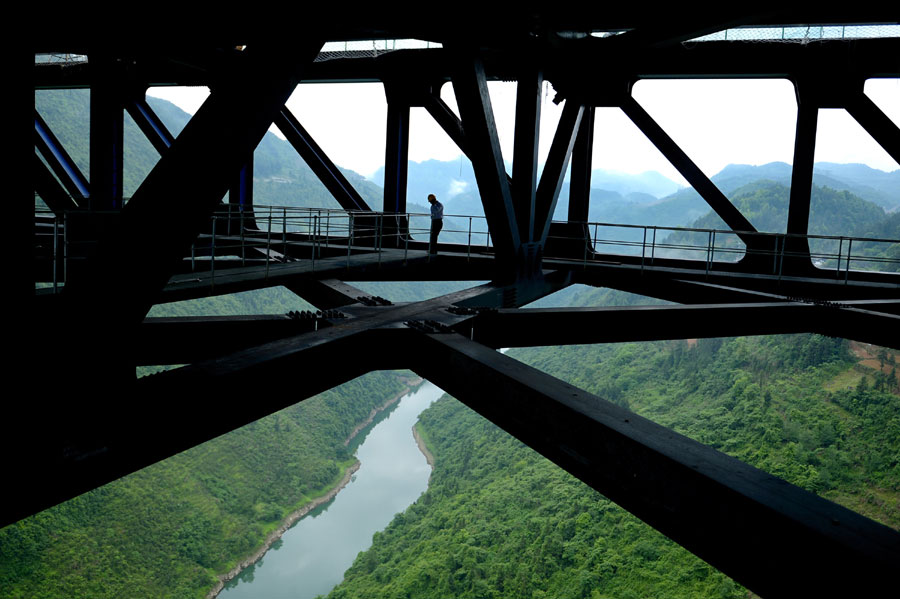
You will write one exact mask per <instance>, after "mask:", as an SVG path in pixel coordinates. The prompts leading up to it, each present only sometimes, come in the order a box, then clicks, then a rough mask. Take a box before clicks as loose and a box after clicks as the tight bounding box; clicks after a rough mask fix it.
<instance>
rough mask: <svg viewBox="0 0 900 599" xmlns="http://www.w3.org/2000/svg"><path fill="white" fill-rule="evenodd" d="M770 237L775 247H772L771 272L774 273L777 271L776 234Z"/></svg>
mask: <svg viewBox="0 0 900 599" xmlns="http://www.w3.org/2000/svg"><path fill="white" fill-rule="evenodd" d="M772 239H773V240H774V242H775V247H773V248H772V274H773V275H774V274H776V273H777V272H778V235H774V236H773V237H772Z"/></svg>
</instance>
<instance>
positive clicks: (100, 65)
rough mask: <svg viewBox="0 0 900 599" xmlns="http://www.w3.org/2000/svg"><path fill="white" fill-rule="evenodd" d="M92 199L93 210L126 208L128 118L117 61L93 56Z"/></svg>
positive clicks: (90, 204) (91, 206)
mask: <svg viewBox="0 0 900 599" xmlns="http://www.w3.org/2000/svg"><path fill="white" fill-rule="evenodd" d="M90 60H91V64H92V65H93V66H94V69H95V70H94V80H93V82H92V85H91V119H90V120H91V149H90V154H91V175H90V177H91V198H90V202H89V206H90V208H91V209H92V210H120V209H121V208H122V194H123V191H122V183H123V180H122V177H123V168H122V160H123V155H124V153H123V148H122V144H123V141H124V138H123V132H124V126H125V119H124V115H123V104H122V95H121V90H120V89H119V87H118V83H119V82H117V81H116V75H117V72H116V69H115V64H114V63H113V60H112V59H110V58H107V57H104V56H91V57H90Z"/></svg>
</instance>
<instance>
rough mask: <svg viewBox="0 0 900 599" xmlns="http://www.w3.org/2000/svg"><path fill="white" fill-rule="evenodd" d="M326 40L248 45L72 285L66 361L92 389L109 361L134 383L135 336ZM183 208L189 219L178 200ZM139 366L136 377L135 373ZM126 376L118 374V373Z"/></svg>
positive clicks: (65, 324)
mask: <svg viewBox="0 0 900 599" xmlns="http://www.w3.org/2000/svg"><path fill="white" fill-rule="evenodd" d="M320 47H321V44H320V42H315V41H306V42H304V43H301V44H299V47H291V48H285V47H277V48H276V47H266V46H259V47H257V48H256V49H255V50H254V49H248V50H247V51H246V52H245V53H244V54H245V56H243V57H242V58H243V60H242V62H241V64H240V66H239V67H238V68H235V69H234V70H233V71H232V72H230V73H229V75H228V77H227V78H223V79H222V80H221V81H220V83H219V84H218V85H217V86H216V87H214V88H213V89H212V93H211V94H210V97H209V98H208V99H207V100H206V102H205V103H204V104H203V106H201V107H200V109H199V110H198V111H197V113H196V114H195V115H194V117H193V118H192V119H191V120H190V122H188V124H187V126H186V127H185V128H184V130H183V131H182V133H181V134H180V135H179V136H178V138H177V139H176V141H175V143H174V144H173V145H172V147H171V148H170V149H169V150H168V151H167V152H166V154H165V155H164V156H163V157H162V158H161V159H160V161H159V162H158V163H157V164H156V166H155V167H154V168H153V170H152V171H151V172H150V173H149V174H148V175H147V177H146V179H145V180H144V181H143V183H142V184H141V185H140V187H139V188H138V190H137V191H136V192H135V193H134V195H133V197H132V199H131V201H130V202H129V203H128V204H127V205H126V206H125V208H124V209H123V210H122V212H121V216H120V218H119V220H118V222H117V223H116V226H115V227H114V228H113V229H112V230H110V231H109V232H108V234H107V235H106V236H105V237H103V238H102V239H101V241H100V243H99V247H98V249H97V254H96V256H95V257H93V258H91V259H90V260H88V261H86V262H85V267H84V269H83V270H82V271H81V272H80V274H79V276H78V277H72V278H71V280H70V281H67V284H66V286H65V289H64V291H63V294H62V297H63V299H64V302H63V310H62V311H61V312H60V314H59V315H58V316H59V323H60V327H62V330H65V331H66V334H65V335H64V337H65V340H64V345H65V352H67V355H68V356H69V357H70V359H68V360H66V361H64V362H62V364H61V365H60V366H61V368H63V369H64V372H65V375H64V376H61V377H60V383H59V384H62V380H66V379H67V378H68V381H69V384H72V385H81V384H83V385H92V384H93V383H92V381H94V380H96V378H95V376H94V374H93V373H95V372H96V371H97V368H98V365H99V364H100V363H101V361H100V360H99V357H100V356H101V355H102V356H104V360H103V361H102V363H103V364H104V365H105V370H106V371H107V372H114V373H117V376H119V377H122V378H121V379H120V380H115V381H114V382H112V381H111V383H110V384H122V385H128V380H129V379H133V377H134V374H133V365H129V364H128V363H127V352H122V351H120V349H119V348H121V347H127V345H128V343H129V335H130V333H131V332H132V329H133V327H136V326H137V325H138V324H139V323H140V322H141V321H142V320H143V318H144V316H145V315H146V314H147V312H148V311H149V309H150V307H151V306H152V305H153V304H154V303H156V297H157V296H158V295H159V294H160V292H161V290H162V289H163V288H164V287H165V285H166V283H167V282H168V281H169V279H170V278H171V276H172V274H173V273H174V272H175V271H176V270H177V268H178V265H179V264H180V262H181V261H182V259H183V257H184V256H186V255H189V254H190V248H191V244H192V243H193V242H194V240H195V239H196V238H197V236H198V234H199V233H200V232H201V231H203V230H204V229H205V227H206V226H207V224H208V223H209V217H210V215H211V213H212V212H213V210H214V209H215V208H216V206H217V205H218V204H219V202H220V200H221V198H222V197H223V196H224V195H225V192H226V191H227V190H228V187H229V184H230V180H229V179H230V176H232V175H234V174H235V173H236V172H237V171H239V170H240V168H241V167H242V166H243V164H244V162H245V161H246V156H247V155H248V154H249V153H251V152H252V151H253V149H254V148H255V147H256V146H257V145H258V144H259V142H260V140H261V139H262V138H263V136H264V135H265V132H266V131H267V130H268V128H269V126H270V125H271V124H272V120H273V118H274V116H275V115H276V114H277V113H278V111H279V110H280V109H281V108H282V107H283V106H284V103H285V101H286V100H287V98H288V97H289V96H290V94H291V93H292V91H293V89H294V87H295V86H296V85H297V80H298V69H299V68H300V67H301V65H303V64H304V63H306V62H311V61H312V60H313V58H314V57H315V55H316V53H317V52H318V49H319V48H320ZM173 204H174V205H178V206H179V210H180V212H179V218H177V219H173V218H172V217H171V206H172V205H173ZM129 372H130V374H129ZM110 376H116V375H110Z"/></svg>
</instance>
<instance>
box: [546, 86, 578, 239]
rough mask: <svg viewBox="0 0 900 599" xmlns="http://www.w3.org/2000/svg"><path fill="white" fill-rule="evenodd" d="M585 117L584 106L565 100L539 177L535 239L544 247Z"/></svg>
mask: <svg viewBox="0 0 900 599" xmlns="http://www.w3.org/2000/svg"><path fill="white" fill-rule="evenodd" d="M583 114H584V106H582V105H581V104H579V103H578V102H577V101H576V100H575V99H574V98H570V99H568V100H566V105H565V106H564V107H563V112H562V115H560V117H559V124H558V125H557V127H556V134H555V135H554V136H553V143H552V144H551V145H550V154H549V155H548V156H547V162H546V164H545V165H544V172H543V173H541V182H540V184H538V190H537V200H536V202H537V207H536V209H535V237H536V238H537V240H538V241H539V242H540V244H541V245H542V246H543V245H545V244H546V243H547V235H548V234H549V233H550V223H551V221H552V220H553V213H554V212H555V211H556V202H557V201H558V200H559V191H560V189H561V188H562V184H563V179H564V178H565V176H566V167H568V165H569V158H570V157H571V156H572V148H573V147H574V145H575V138H576V136H577V135H578V131H579V128H580V125H581V117H582V115H583Z"/></svg>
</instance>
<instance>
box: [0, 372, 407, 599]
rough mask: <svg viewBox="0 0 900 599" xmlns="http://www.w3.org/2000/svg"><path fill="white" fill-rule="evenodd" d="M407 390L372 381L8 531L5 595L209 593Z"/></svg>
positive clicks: (1, 562)
mask: <svg viewBox="0 0 900 599" xmlns="http://www.w3.org/2000/svg"><path fill="white" fill-rule="evenodd" d="M404 389H406V386H405V384H404V383H403V382H402V380H401V379H400V378H399V377H398V376H397V375H395V374H393V373H389V372H375V373H372V374H368V375H366V376H364V377H362V378H359V379H356V380H354V381H351V382H349V383H346V384H344V385H342V386H340V387H337V388H335V389H332V390H330V391H327V392H325V393H322V394H320V395H318V396H316V397H313V398H310V399H308V400H306V401H304V402H302V403H299V404H296V405H294V406H291V407H290V408H287V409H285V410H282V411H280V412H277V413H275V414H273V415H271V416H268V417H266V418H263V419H261V420H258V421H256V422H254V423H252V424H250V425H248V426H245V427H243V428H240V429H238V430H235V431H233V432H231V433H228V434H226V435H223V436H221V437H218V438H216V439H214V440H212V441H209V442H208V443H205V444H203V445H200V446H198V447H195V448H193V449H190V450H188V451H185V452H184V453H181V454H178V455H176V456H174V457H172V458H170V459H168V460H165V461H162V462H159V463H157V464H154V465H153V466H150V467H149V468H145V469H143V470H140V471H138V472H136V473H134V474H132V475H129V476H126V477H124V478H122V479H120V480H117V481H115V482H113V483H110V484H108V485H105V486H103V487H100V488H98V489H95V490H94V491H90V492H88V493H85V494H84V495H81V496H79V497H76V498H75V499H73V500H71V501H67V502H65V503H63V504H60V505H58V506H56V507H54V508H51V509H49V510H45V511H43V512H41V513H39V514H37V515H35V516H32V517H30V518H26V519H25V520H22V521H20V522H18V523H16V524H13V525H11V526H7V527H5V528H3V529H0V597H8V598H17V599H39V598H43V597H47V598H56V599H58V598H60V597H67V598H79V597H84V598H88V597H90V598H93V599H100V598H106V597H108V598H111V599H112V598H116V599H119V598H121V597H173V598H188V597H197V598H199V597H204V596H205V595H206V593H207V592H208V591H209V590H210V589H211V588H212V586H213V584H214V582H215V575H216V574H222V573H224V572H226V571H228V570H229V569H230V568H232V567H233V566H234V565H235V564H236V563H237V562H238V561H239V560H240V559H242V558H245V557H247V556H248V555H250V554H251V553H252V552H253V551H254V550H255V549H256V548H257V547H259V546H260V545H261V544H262V542H263V540H264V538H265V537H266V535H267V534H268V533H269V532H271V531H272V530H273V529H275V527H276V526H278V525H279V524H280V523H281V521H282V519H283V518H284V517H285V516H286V515H287V514H288V513H290V512H291V511H292V510H295V509H298V508H299V507H301V506H303V505H305V504H306V503H307V502H309V501H310V500H311V499H314V498H315V497H317V496H319V495H323V494H324V493H325V492H326V491H327V490H329V489H330V488H331V487H333V486H334V485H335V484H336V483H337V482H338V480H339V479H340V478H341V476H342V475H343V472H344V471H345V470H346V469H347V468H348V467H349V466H350V465H351V464H353V463H354V461H355V460H354V458H353V455H352V450H353V447H352V446H350V447H348V446H345V445H344V440H345V439H347V438H348V436H349V435H350V434H351V432H352V431H353V430H354V428H355V427H356V426H357V425H358V424H359V423H361V422H363V421H365V420H366V418H367V417H368V416H369V414H370V411H371V410H372V409H373V408H375V407H376V406H379V405H381V404H383V403H384V402H385V401H386V400H387V399H389V398H390V397H392V396H394V395H396V394H397V393H399V392H401V391H402V390H404ZM279 392H280V393H285V392H289V390H287V389H280V390H279ZM223 409H226V408H225V406H223ZM160 434H161V435H164V434H165V431H160Z"/></svg>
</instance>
